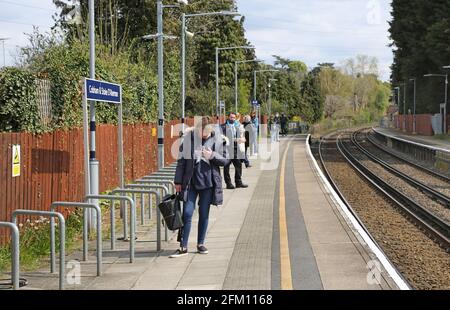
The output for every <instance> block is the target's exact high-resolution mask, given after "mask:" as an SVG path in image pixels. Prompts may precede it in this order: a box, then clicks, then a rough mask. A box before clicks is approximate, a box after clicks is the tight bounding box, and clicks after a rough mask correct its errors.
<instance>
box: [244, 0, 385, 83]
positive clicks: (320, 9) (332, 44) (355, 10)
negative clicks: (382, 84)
mask: <svg viewBox="0 0 450 310" xmlns="http://www.w3.org/2000/svg"><path fill="white" fill-rule="evenodd" d="M390 2H391V1H390V0H367V1H362V0H339V1H337V0H335V1H332V0H315V1H307V0H295V1H294V0H283V1H276V0H237V3H238V8H239V11H240V12H241V13H242V14H243V15H245V16H246V22H245V28H246V30H247V32H246V33H247V37H248V39H249V40H250V42H251V43H252V44H254V45H255V46H256V53H257V56H258V57H259V58H261V59H263V60H265V61H267V62H269V63H272V62H273V59H272V57H271V55H274V54H276V55H280V56H283V57H287V58H291V59H298V60H302V61H304V62H306V64H307V65H308V66H309V67H314V66H315V65H316V64H317V63H319V62H334V63H336V64H340V63H342V61H343V60H345V59H347V58H350V57H354V56H356V55H357V54H366V55H369V56H375V57H377V58H378V59H379V62H380V73H381V77H382V78H383V79H384V80H388V79H389V76H390V69H389V66H390V65H391V63H392V51H391V49H390V48H389V47H387V45H388V44H389V39H388V36H389V34H388V27H389V26H388V23H387V21H388V20H389V19H390Z"/></svg>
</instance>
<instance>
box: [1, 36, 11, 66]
mask: <svg viewBox="0 0 450 310" xmlns="http://www.w3.org/2000/svg"><path fill="white" fill-rule="evenodd" d="M6 40H9V38H0V41H2V44H3V67H6V52H5V41H6Z"/></svg>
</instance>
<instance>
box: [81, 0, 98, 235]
mask: <svg viewBox="0 0 450 310" xmlns="http://www.w3.org/2000/svg"><path fill="white" fill-rule="evenodd" d="M88 8H89V77H90V78H91V79H95V57H96V55H95V3H94V0H89V3H88ZM89 114H90V125H89V131H90V142H91V143H90V152H89V175H90V182H89V183H90V184H89V194H90V195H98V194H99V183H100V181H99V179H100V176H99V174H100V172H99V169H100V163H99V161H98V160H97V159H96V127H97V126H96V116H95V102H94V101H90V102H89ZM92 202H93V203H95V204H97V205H98V200H92ZM84 212H85V214H87V213H88V212H89V224H88V226H89V230H90V231H95V230H96V227H97V224H96V223H97V214H96V213H95V212H94V210H91V211H88V210H87V209H86V210H85V211H84Z"/></svg>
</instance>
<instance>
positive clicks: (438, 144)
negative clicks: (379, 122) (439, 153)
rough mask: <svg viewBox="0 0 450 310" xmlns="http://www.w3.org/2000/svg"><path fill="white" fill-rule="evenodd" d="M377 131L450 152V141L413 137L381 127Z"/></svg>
mask: <svg viewBox="0 0 450 310" xmlns="http://www.w3.org/2000/svg"><path fill="white" fill-rule="evenodd" d="M375 129H376V130H377V131H379V132H380V133H382V134H386V135H390V136H395V137H398V138H401V139H405V140H410V141H412V142H415V143H420V144H425V145H427V146H430V147H435V148H441V149H444V150H447V151H449V152H450V141H446V140H440V139H437V138H434V137H429V136H419V135H412V134H408V133H405V132H402V131H401V130H397V129H388V128H381V127H376V128H375Z"/></svg>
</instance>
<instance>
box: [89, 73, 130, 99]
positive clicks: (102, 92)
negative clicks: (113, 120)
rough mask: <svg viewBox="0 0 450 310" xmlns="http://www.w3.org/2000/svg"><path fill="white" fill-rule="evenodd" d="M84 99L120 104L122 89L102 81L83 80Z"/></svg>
mask: <svg viewBox="0 0 450 310" xmlns="http://www.w3.org/2000/svg"><path fill="white" fill-rule="evenodd" d="M85 83H86V84H85V92H86V94H85V95H86V99H87V100H93V101H100V102H111V103H120V102H121V100H122V87H121V86H120V85H118V84H112V83H108V82H104V81H97V80H92V79H85Z"/></svg>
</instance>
